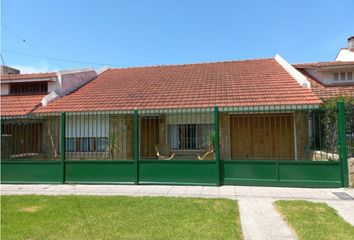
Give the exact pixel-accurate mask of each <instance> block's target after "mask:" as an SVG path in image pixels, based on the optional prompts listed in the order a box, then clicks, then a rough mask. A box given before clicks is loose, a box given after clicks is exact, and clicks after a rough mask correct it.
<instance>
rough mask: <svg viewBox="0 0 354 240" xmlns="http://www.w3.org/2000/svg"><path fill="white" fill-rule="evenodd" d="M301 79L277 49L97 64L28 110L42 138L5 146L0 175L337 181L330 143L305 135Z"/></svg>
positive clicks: (308, 119) (309, 101) (305, 85)
mask: <svg viewBox="0 0 354 240" xmlns="http://www.w3.org/2000/svg"><path fill="white" fill-rule="evenodd" d="M310 88H311V84H310V81H309V79H308V77H307V76H305V75H303V74H302V73H301V72H299V71H298V70H296V69H295V68H294V67H293V66H291V65H290V64H289V63H287V62H286V61H285V60H284V59H283V58H281V57H280V56H279V55H277V56H275V57H274V58H266V59H255V60H244V61H228V62H213V63H196V64H181V65H162V66H150V67H131V68H113V69H106V70H105V71H103V72H101V73H100V74H98V76H97V77H96V78H94V79H93V80H91V81H89V82H87V83H86V84H85V85H83V86H82V87H80V88H77V89H76V90H74V91H72V92H71V93H70V94H67V95H65V96H62V97H60V98H58V99H56V100H55V101H53V102H49V103H48V104H42V105H41V106H39V107H37V108H36V109H34V110H33V111H32V114H31V117H32V120H34V119H36V120H39V121H40V122H41V123H42V132H43V134H42V135H41V136H42V139H41V141H40V142H41V144H42V148H41V149H40V152H38V154H37V155H36V156H35V157H34V156H32V155H27V156H25V157H24V156H21V157H22V158H21V157H19V158H15V159H16V161H13V160H11V158H9V155H7V158H6V159H8V160H7V161H5V162H2V178H3V179H5V181H6V182H14V181H19V179H20V180H21V181H24V182H62V183H64V182H65V183H136V184H137V183H139V184H191V185H219V184H248V185H249V184H251V185H275V186H332V187H333V186H343V184H344V185H345V180H343V179H345V176H344V175H343V174H341V167H342V165H341V164H340V161H338V160H340V159H341V157H338V156H339V155H338V154H337V153H334V152H333V149H334V147H335V146H334V145H333V144H332V143H327V142H325V141H322V139H321V138H319V137H317V135H316V137H313V135H314V134H316V133H317V134H318V129H312V128H313V126H314V125H313V124H311V123H312V122H313V121H316V119H317V118H318V116H319V115H317V112H316V109H318V108H319V107H320V105H321V104H322V101H321V99H320V98H319V97H318V96H317V95H316V94H315V93H313V92H312V91H311V89H310ZM309 129H311V130H310V131H309ZM59 132H60V134H59ZM320 136H321V135H320ZM319 140H320V143H318V142H317V143H316V141H319ZM321 144H322V145H321ZM318 146H321V148H319V147H318ZM314 147H316V150H319V151H318V152H319V154H318V156H317V157H316V159H312V155H311V152H313V150H314V149H313V148H314ZM12 155H13V154H12ZM310 155H311V156H310ZM340 156H341V155H340ZM10 157H11V154H10ZM34 159H36V160H41V161H40V162H37V163H36V164H37V165H36V166H35V165H33V164H31V161H33V160H34ZM312 160H316V161H312ZM38 168H41V169H42V170H41V171H38ZM23 169H27V171H26V172H25V175H23V174H24V172H23ZM314 171H315V172H316V174H313V172H314Z"/></svg>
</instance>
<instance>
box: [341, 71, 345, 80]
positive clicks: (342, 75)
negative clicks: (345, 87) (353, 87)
mask: <svg viewBox="0 0 354 240" xmlns="http://www.w3.org/2000/svg"><path fill="white" fill-rule="evenodd" d="M340 80H341V81H345V72H342V73H340Z"/></svg>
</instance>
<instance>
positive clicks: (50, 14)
mask: <svg viewBox="0 0 354 240" xmlns="http://www.w3.org/2000/svg"><path fill="white" fill-rule="evenodd" d="M1 2H2V6H1V11H2V12H1V20H2V24H3V25H2V27H1V47H2V55H3V58H4V61H5V63H6V64H7V65H11V66H17V67H20V68H21V69H22V70H23V71H26V72H28V71H51V70H57V69H67V68H79V67H86V66H91V67H95V68H100V67H102V66H103V65H104V64H111V65H113V66H117V67H127V66H146V65H160V64H180V63H195V62H211V61H224V60H242V59H254V58H267V57H273V56H274V55H275V54H277V53H279V54H280V55H281V56H282V57H284V58H285V59H286V60H287V61H289V62H290V63H298V62H311V61H332V60H333V59H334V57H335V55H336V54H337V52H338V50H339V48H341V47H346V44H347V38H348V37H349V36H351V35H354V14H353V12H354V1H353V0H341V1H334V0H318V1H316V0H312V1H311V0H297V1H284V0H277V1H272V0H268V1H265V0H263V1H261V0H253V1H246V0H243V1H241V0H239V1H238V0H233V1H227V0H225V1H221V0H220V1H216V0H215V1H206V0H194V1H192V0H174V1H172V0H169V1H166V0H159V1H157V0H149V1H148V0H145V1H142V0H141V1H135V0H130V1H118V0H117V1H113V0H111V1H109V0H60V1H59V0H50V1H49V0H2V1H1ZM339 2H340V4H339ZM4 26H5V27H4ZM6 27H8V28H6ZM9 29H10V30H9ZM11 31H13V32H11ZM14 32H15V33H16V34H17V35H16V34H15V33H14ZM18 35H20V36H21V37H22V38H24V39H26V42H23V41H22V40H21V37H19V36H18ZM20 54H25V55H33V56H23V55H20ZM43 55H45V56H47V57H49V58H61V59H69V60H79V61H85V62H95V63H102V64H103V65H100V64H88V63H86V64H85V63H77V62H66V61H59V60H50V59H48V58H45V57H44V56H43ZM34 56H36V57H34ZM38 56H39V57H38Z"/></svg>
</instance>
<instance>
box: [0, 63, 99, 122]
mask: <svg viewBox="0 0 354 240" xmlns="http://www.w3.org/2000/svg"><path fill="white" fill-rule="evenodd" d="M1 69H2V72H5V73H8V74H4V73H2V74H1V80H0V82H1V116H14V115H26V114H28V113H31V112H32V111H33V110H34V109H36V108H37V107H39V106H42V105H43V106H46V105H47V104H48V103H49V102H51V101H54V100H55V99H57V98H58V97H61V96H64V95H66V94H68V93H70V92H71V91H73V90H75V89H77V88H79V87H81V86H82V85H83V84H85V83H87V82H88V81H90V80H92V79H94V78H95V77H96V76H97V74H96V72H95V70H93V69H91V68H88V69H78V70H66V71H59V72H49V73H32V74H20V72H19V70H17V69H14V68H10V67H7V66H1Z"/></svg>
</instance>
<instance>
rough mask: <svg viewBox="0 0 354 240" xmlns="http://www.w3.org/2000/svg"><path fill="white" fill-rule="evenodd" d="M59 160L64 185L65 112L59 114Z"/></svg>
mask: <svg viewBox="0 0 354 240" xmlns="http://www.w3.org/2000/svg"><path fill="white" fill-rule="evenodd" d="M60 160H61V169H62V180H61V182H62V183H65V112H62V113H60Z"/></svg>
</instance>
